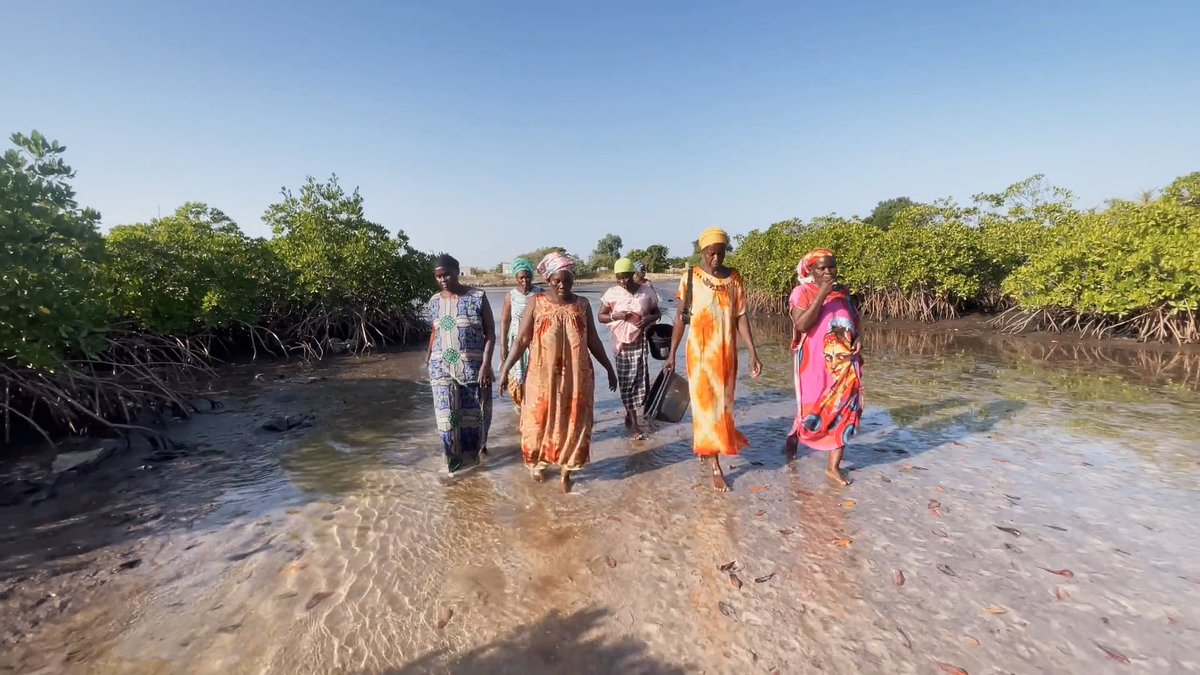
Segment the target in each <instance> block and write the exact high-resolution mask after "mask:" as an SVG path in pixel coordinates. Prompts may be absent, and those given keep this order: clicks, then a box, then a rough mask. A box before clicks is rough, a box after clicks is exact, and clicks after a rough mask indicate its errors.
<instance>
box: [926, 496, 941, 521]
mask: <svg viewBox="0 0 1200 675" xmlns="http://www.w3.org/2000/svg"><path fill="white" fill-rule="evenodd" d="M929 515H931V516H933V517H934V518H941V517H942V503H941V502H939V501H938V500H936V499H930V500H929Z"/></svg>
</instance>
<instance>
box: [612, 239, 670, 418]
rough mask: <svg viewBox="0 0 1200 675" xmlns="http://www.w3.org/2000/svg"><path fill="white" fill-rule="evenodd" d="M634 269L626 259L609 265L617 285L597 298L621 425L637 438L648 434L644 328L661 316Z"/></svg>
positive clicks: (655, 298)
mask: <svg viewBox="0 0 1200 675" xmlns="http://www.w3.org/2000/svg"><path fill="white" fill-rule="evenodd" d="M636 273H637V267H636V266H635V265H634V263H633V261H632V260H630V259H629V258H621V259H620V260H618V261H617V262H616V264H615V265H613V274H615V275H616V277H617V283H616V285H615V286H613V287H612V288H610V289H608V290H607V291H605V292H604V295H602V296H601V297H600V315H599V317H598V318H599V320H600V323H603V324H608V327H609V328H611V329H612V334H613V351H614V353H615V355H616V356H615V358H614V359H613V365H615V366H616V368H617V382H618V383H619V384H620V388H621V402H622V403H623V404H625V426H626V427H628V428H630V429H632V430H633V432H634V433H635V434H637V436H638V438H645V437H646V432H648V431H649V425H648V423H647V420H646V416H645V412H644V408H645V406H646V395H647V392H649V390H650V349H649V345H648V343H647V342H646V329H647V328H649V327H650V326H653V325H654V324H655V323H656V322H657V321H658V319H659V317H661V316H662V311H661V310H660V309H659V308H658V295H657V294H656V293H655V292H654V289H653V287H651V286H650V285H648V284H642V283H638V281H637V279H636V278H635V275H636Z"/></svg>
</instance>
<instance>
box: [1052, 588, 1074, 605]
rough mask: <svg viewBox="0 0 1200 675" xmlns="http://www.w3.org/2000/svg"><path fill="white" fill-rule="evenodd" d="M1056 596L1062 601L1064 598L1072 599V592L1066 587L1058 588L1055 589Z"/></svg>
mask: <svg viewBox="0 0 1200 675" xmlns="http://www.w3.org/2000/svg"><path fill="white" fill-rule="evenodd" d="M1054 597H1056V598H1058V601H1059V602H1062V601H1064V600H1070V599H1071V594H1070V593H1068V592H1067V591H1066V589H1064V588H1056V589H1054Z"/></svg>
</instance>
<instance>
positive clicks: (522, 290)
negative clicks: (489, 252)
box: [500, 258, 542, 415]
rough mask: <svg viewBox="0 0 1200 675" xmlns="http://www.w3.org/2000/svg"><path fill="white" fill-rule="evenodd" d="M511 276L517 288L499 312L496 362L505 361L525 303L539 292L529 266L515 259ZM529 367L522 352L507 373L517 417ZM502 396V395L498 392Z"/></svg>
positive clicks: (517, 329) (525, 261) (525, 355)
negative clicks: (497, 358) (499, 340)
mask: <svg viewBox="0 0 1200 675" xmlns="http://www.w3.org/2000/svg"><path fill="white" fill-rule="evenodd" d="M512 273H513V276H514V277H515V278H516V280H517V287H516V288H510V289H509V291H508V295H506V296H505V297H504V309H503V310H501V311H500V334H501V335H503V336H504V340H503V341H502V342H501V343H500V362H501V363H504V360H505V359H506V358H508V350H510V349H512V345H513V343H514V342H516V341H517V333H518V332H520V331H519V329H520V327H521V317H522V316H524V315H525V306H526V305H527V304H528V303H529V299H530V298H532V297H534V296H536V295H537V294H538V293H541V292H542V289H540V288H538V287H537V286H534V285H533V263H531V262H529V261H528V260H526V259H524V258H517V259H516V260H514V261H513V263H512ZM528 367H529V352H528V351H526V352H525V353H524V354H523V355H522V356H521V360H520V361H517V364H516V365H515V366H513V368H512V370H511V371H509V373H508V393H509V395H510V396H512V400H513V405H515V406H516V407H517V414H518V415H519V414H521V400H522V399H523V397H524V396H523V395H524V392H525V370H526V369H527V368H528ZM500 395H501V396H503V395H504V392H500Z"/></svg>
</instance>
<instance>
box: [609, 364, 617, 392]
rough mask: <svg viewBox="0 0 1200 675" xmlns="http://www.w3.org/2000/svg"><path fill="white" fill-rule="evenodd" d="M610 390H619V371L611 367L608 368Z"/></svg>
mask: <svg viewBox="0 0 1200 675" xmlns="http://www.w3.org/2000/svg"><path fill="white" fill-rule="evenodd" d="M608 390H609V391H616V390H617V371H615V370H613V369H611V368H610V369H609V370H608Z"/></svg>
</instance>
